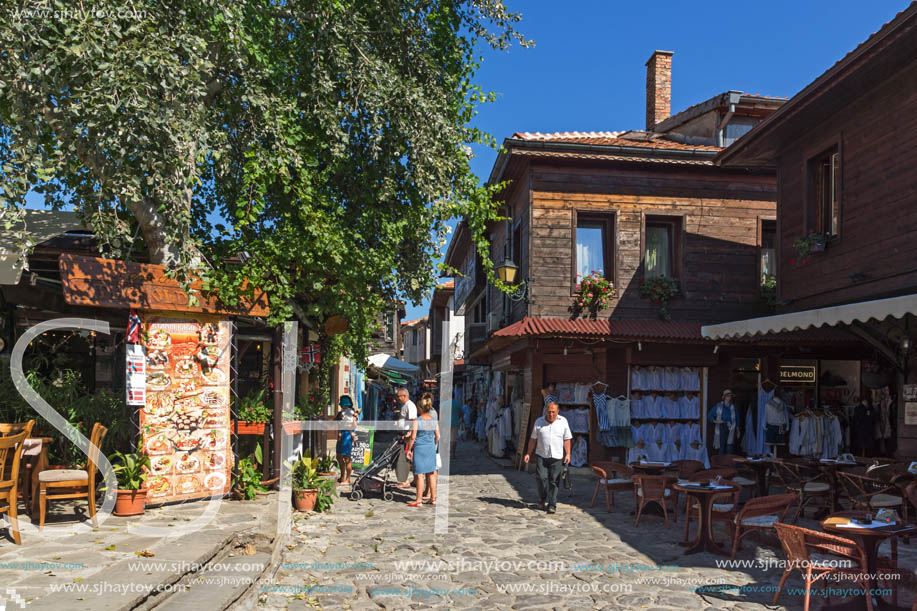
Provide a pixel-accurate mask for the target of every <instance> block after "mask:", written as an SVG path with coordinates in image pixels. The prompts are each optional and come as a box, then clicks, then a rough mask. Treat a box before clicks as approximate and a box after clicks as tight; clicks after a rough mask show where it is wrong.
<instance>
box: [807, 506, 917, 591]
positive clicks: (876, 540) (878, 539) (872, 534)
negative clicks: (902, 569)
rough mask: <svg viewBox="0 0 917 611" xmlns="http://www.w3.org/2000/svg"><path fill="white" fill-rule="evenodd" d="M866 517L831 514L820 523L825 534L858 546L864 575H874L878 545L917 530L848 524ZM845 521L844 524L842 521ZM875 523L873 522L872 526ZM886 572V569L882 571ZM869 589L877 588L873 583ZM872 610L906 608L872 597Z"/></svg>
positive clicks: (903, 526) (862, 514) (853, 513)
mask: <svg viewBox="0 0 917 611" xmlns="http://www.w3.org/2000/svg"><path fill="white" fill-rule="evenodd" d="M865 517H866V512H865V511H841V512H838V513H835V514H832V515H831V516H830V517H828V518H827V519H826V520H824V521H823V522H822V523H821V527H822V529H823V530H824V531H825V532H829V533H831V534H834V535H838V536H841V537H846V538H848V539H852V540H854V541H856V542H857V543H859V544H860V546H861V547H862V548H863V551H864V552H865V553H866V571H865V572H866V573H868V574H869V575H876V574H878V573H879V572H880V570H879V545H880V544H881V543H882V542H883V541H885V540H886V539H888V538H891V537H907V536H911V535H913V534H915V533H917V528H914V527H913V526H909V525H907V524H903V523H901V522H898V523H897V524H895V525H888V526H881V527H878V528H874V527H866V526H858V525H856V524H853V523H852V522H850V520H853V519H863V518H865ZM845 520H846V521H847V522H846V523H844V521H845ZM874 524H876V521H875V520H873V525H874ZM883 572H887V569H883ZM870 587H872V588H877V587H879V586H878V585H876V583H875V582H873V583H871V584H870ZM873 608H874V609H899V608H900V609H906V607H897V606H895V605H892V604H889V603H887V602H886V601H884V600H883V599H882V598H881V597H879V598H877V597H873Z"/></svg>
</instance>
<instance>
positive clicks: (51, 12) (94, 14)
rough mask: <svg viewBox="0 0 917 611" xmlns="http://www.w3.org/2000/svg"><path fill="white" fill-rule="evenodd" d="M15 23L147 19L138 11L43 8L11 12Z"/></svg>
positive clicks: (143, 13)
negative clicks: (50, 20)
mask: <svg viewBox="0 0 917 611" xmlns="http://www.w3.org/2000/svg"><path fill="white" fill-rule="evenodd" d="M11 14H12V17H13V20H14V21H22V20H31V19H37V20H48V19H54V20H57V21H61V20H70V19H73V20H76V21H82V20H86V19H146V17H147V13H146V11H141V10H136V9H125V8H121V9H117V10H105V9H91V8H89V9H81V8H68V9H41V8H32V9H28V8H24V9H13V10H12V11H11Z"/></svg>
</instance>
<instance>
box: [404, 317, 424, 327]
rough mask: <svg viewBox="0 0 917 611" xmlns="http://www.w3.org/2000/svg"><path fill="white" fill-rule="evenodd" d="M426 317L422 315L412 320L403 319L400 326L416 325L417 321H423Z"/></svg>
mask: <svg viewBox="0 0 917 611" xmlns="http://www.w3.org/2000/svg"><path fill="white" fill-rule="evenodd" d="M426 319H427V317H426V316H424V317H422V318H415V319H414V320H403V321H401V326H402V327H409V326H411V325H416V324H417V323H419V322H423V321H425V320H426Z"/></svg>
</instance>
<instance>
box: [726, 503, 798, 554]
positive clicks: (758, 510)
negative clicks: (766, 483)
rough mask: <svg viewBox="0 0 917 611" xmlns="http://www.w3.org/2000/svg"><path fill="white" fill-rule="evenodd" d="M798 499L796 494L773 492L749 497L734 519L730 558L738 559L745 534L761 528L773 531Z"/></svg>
mask: <svg viewBox="0 0 917 611" xmlns="http://www.w3.org/2000/svg"><path fill="white" fill-rule="evenodd" d="M798 500H799V497H798V496H796V495H795V494H772V495H770V496H759V497H757V498H753V499H749V500H748V501H747V502H746V503H745V506H744V507H742V509H741V511H739V513H737V514H736V517H735V520H734V523H735V529H734V530H733V534H732V555H731V556H730V559H731V560H735V559H736V553H737V552H738V551H739V549H740V548H741V547H742V538H743V537H744V536H745V535H747V534H749V533H752V532H756V531H759V530H770V531H773V530H774V525H775V524H776V523H777V522H782V521H783V520H784V519H785V518H786V514H787V513H789V511H790V508H791V507H792V506H793V504H794V503H795V502H796V501H798Z"/></svg>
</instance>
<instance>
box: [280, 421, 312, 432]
mask: <svg viewBox="0 0 917 611" xmlns="http://www.w3.org/2000/svg"><path fill="white" fill-rule="evenodd" d="M304 422H305V420H291V421H289V422H284V423H283V432H284V433H286V434H287V435H296V434H300V435H301V434H303V433H305V432H306V431H304V430H302V429H300V428H299V425H300V424H302V423H304Z"/></svg>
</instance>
